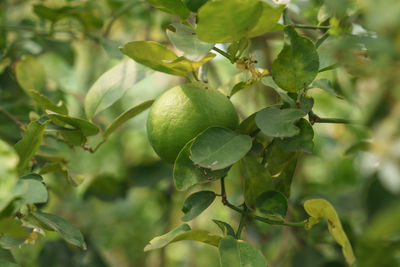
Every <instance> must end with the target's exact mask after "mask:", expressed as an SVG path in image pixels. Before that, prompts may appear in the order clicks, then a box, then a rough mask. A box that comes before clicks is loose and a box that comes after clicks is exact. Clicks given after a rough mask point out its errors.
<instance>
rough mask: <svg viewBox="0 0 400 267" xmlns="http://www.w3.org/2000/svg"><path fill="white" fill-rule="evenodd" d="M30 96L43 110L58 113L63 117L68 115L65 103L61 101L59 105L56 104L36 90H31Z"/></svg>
mask: <svg viewBox="0 0 400 267" xmlns="http://www.w3.org/2000/svg"><path fill="white" fill-rule="evenodd" d="M29 95H30V97H31V98H32V99H33V100H35V101H36V103H38V104H39V105H40V106H41V107H42V108H43V110H45V111H46V110H51V111H54V112H56V113H60V114H63V115H67V114H68V109H67V107H66V106H65V104H64V102H62V101H60V102H58V104H55V103H54V102H53V101H51V100H50V99H49V98H48V97H47V96H45V95H42V94H41V93H39V92H38V91H35V90H29Z"/></svg>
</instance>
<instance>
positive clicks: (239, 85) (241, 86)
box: [229, 82, 251, 97]
mask: <svg viewBox="0 0 400 267" xmlns="http://www.w3.org/2000/svg"><path fill="white" fill-rule="evenodd" d="M250 85H251V84H248V83H246V82H238V83H237V84H235V86H233V88H232V90H231V93H230V94H229V96H230V97H232V96H233V95H234V94H236V93H237V92H239V91H240V90H242V89H244V88H247V87H249V86H250Z"/></svg>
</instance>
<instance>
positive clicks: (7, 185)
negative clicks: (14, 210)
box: [0, 139, 19, 214]
mask: <svg viewBox="0 0 400 267" xmlns="http://www.w3.org/2000/svg"><path fill="white" fill-rule="evenodd" d="M18 161H19V159H18V154H17V152H16V151H15V150H14V148H13V147H12V146H10V145H8V144H7V143H6V142H4V141H3V140H1V139H0V166H1V167H0V185H1V186H0V214H1V213H2V212H3V210H4V209H6V207H7V206H8V205H9V204H10V202H11V201H12V199H13V196H12V195H10V192H11V191H12V190H13V188H14V186H15V184H16V183H17V181H18V177H17V171H16V168H17V166H18Z"/></svg>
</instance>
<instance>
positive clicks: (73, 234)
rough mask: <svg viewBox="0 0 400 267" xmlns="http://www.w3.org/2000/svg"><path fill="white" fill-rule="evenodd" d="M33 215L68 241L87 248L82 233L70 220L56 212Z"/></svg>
mask: <svg viewBox="0 0 400 267" xmlns="http://www.w3.org/2000/svg"><path fill="white" fill-rule="evenodd" d="M32 215H33V216H34V217H35V218H36V219H38V220H39V221H40V222H41V223H43V224H44V225H46V226H48V227H50V228H51V229H53V230H54V231H56V232H57V233H58V234H60V235H61V237H62V238H63V239H64V240H65V241H67V242H68V243H70V244H72V245H74V246H77V247H80V248H82V249H83V250H86V243H85V240H84V239H83V235H82V233H81V232H80V231H79V230H78V229H77V228H76V227H75V226H74V225H73V224H72V223H70V222H69V221H66V220H64V219H63V218H61V217H58V216H56V215H54V214H49V213H43V212H34V213H32Z"/></svg>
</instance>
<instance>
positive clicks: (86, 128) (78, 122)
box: [48, 114, 99, 136]
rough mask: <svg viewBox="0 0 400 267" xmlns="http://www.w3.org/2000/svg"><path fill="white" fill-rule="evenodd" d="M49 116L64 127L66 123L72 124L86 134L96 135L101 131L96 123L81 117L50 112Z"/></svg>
mask: <svg viewBox="0 0 400 267" xmlns="http://www.w3.org/2000/svg"><path fill="white" fill-rule="evenodd" d="M48 116H49V118H50V119H51V120H52V121H53V122H54V123H55V124H58V125H60V126H63V127H64V126H66V125H69V126H72V127H74V128H75V129H79V130H81V131H82V133H83V134H84V135H85V136H91V135H96V134H97V133H98V132H99V128H98V127H97V126H96V125H94V124H93V123H91V122H89V121H87V120H84V119H81V118H74V117H69V116H65V115H59V114H49V115H48Z"/></svg>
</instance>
